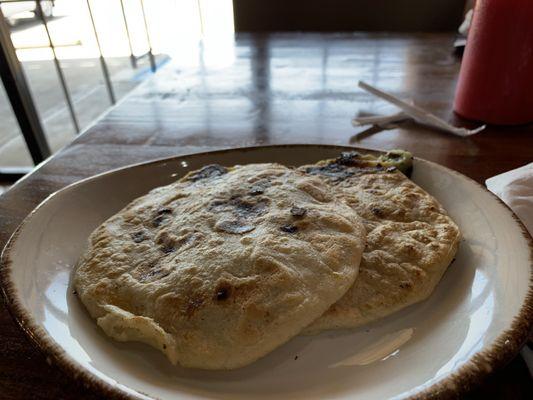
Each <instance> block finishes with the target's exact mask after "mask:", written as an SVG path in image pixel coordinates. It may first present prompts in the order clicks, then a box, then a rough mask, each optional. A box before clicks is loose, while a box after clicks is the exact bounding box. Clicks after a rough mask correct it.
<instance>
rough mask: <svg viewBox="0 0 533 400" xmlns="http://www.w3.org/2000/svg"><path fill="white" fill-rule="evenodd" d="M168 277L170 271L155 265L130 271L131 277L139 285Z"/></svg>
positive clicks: (142, 266)
mask: <svg viewBox="0 0 533 400" xmlns="http://www.w3.org/2000/svg"><path fill="white" fill-rule="evenodd" d="M168 275H170V271H169V270H167V269H164V268H161V267H157V266H156V265H155V264H152V263H147V264H144V265H141V266H140V267H137V268H136V269H135V270H133V271H132V277H133V278H135V279H136V280H137V281H138V282H140V283H148V282H153V281H155V280H159V279H162V278H164V277H166V276H168Z"/></svg>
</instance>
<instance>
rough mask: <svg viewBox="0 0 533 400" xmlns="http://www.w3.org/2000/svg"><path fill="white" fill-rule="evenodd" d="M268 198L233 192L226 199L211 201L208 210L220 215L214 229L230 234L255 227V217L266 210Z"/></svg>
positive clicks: (247, 230) (245, 231)
mask: <svg viewBox="0 0 533 400" xmlns="http://www.w3.org/2000/svg"><path fill="white" fill-rule="evenodd" d="M269 203H270V200H269V199H267V198H255V197H254V198H246V197H244V196H242V195H241V194H235V195H233V196H231V197H230V198H229V199H227V200H215V201H213V202H211V204H210V206H209V210H210V211H211V212H213V213H214V214H217V215H218V214H226V215H227V214H229V215H227V216H224V215H222V216H221V220H220V221H219V222H217V223H216V224H215V229H217V230H219V231H223V232H227V233H232V234H243V233H247V232H250V231H252V230H254V229H255V218H257V217H260V216H261V215H264V214H266V213H267V212H268V206H269Z"/></svg>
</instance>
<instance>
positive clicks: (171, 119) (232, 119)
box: [0, 34, 533, 399]
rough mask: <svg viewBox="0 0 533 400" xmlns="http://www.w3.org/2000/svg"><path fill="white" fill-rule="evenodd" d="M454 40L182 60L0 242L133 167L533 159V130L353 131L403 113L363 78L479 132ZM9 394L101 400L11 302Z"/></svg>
mask: <svg viewBox="0 0 533 400" xmlns="http://www.w3.org/2000/svg"><path fill="white" fill-rule="evenodd" d="M452 41H453V37H452V35H449V34H417V35H396V34H395V35H387V34H327V35H326V34H320V35H317V34H306V35H304V34H279V35H270V36H265V35H251V36H245V35H243V36H239V38H238V39H237V40H236V41H235V43H233V42H231V43H218V42H217V43H206V44H205V45H204V46H203V47H201V48H200V51H199V52H198V56H197V57H196V58H192V59H191V58H190V57H188V58H186V57H183V58H182V57H180V56H179V55H178V56H177V57H176V61H175V62H173V63H170V64H169V65H167V66H166V67H165V68H163V69H162V70H161V71H159V72H158V73H157V74H156V75H155V76H154V77H153V78H152V79H150V80H148V81H147V82H145V83H144V84H143V85H141V87H139V88H138V89H137V90H135V91H134V92H133V93H132V94H131V95H130V96H128V97H127V98H126V99H125V100H124V101H122V102H121V103H119V104H118V105H117V106H116V107H115V108H113V109H112V110H111V111H110V112H109V113H107V114H106V115H105V116H104V117H103V118H102V119H100V120H99V121H98V122H97V123H96V124H95V125H93V126H92V127H90V128H89V129H88V130H87V131H86V132H85V133H84V134H82V135H81V136H79V137H77V138H76V140H74V141H73V142H72V143H71V144H70V145H69V146H67V147H66V148H64V149H63V150H61V151H60V152H59V153H57V154H56V155H55V156H54V157H52V158H51V159H49V160H47V161H46V162H45V163H44V164H43V165H41V166H39V167H38V168H37V169H36V170H35V171H34V172H32V173H31V174H30V175H28V176H27V177H26V178H25V179H23V180H22V181H20V182H19V183H17V184H16V185H15V186H14V187H13V188H12V189H11V190H9V191H8V192H7V193H5V194H3V195H2V196H1V197H0V227H1V229H0V245H1V246H2V247H3V245H4V244H5V242H6V241H7V240H8V238H9V236H10V235H11V233H12V232H13V230H14V229H15V228H16V227H17V225H18V224H19V223H20V222H21V221H22V219H23V218H24V217H25V216H26V215H27V214H28V213H29V212H30V211H31V210H32V209H33V208H34V207H35V206H36V205H37V204H38V203H39V202H40V201H42V200H43V199H44V198H45V197H46V196H47V195H49V194H50V193H52V192H54V191H56V190H58V189H60V188H62V187H64V186H65V185H68V184H70V183H72V182H75V181H77V180H79V179H82V178H85V177H88V176H91V175H94V174H96V173H99V172H103V171H108V170H110V169H113V168H117V167H121V166H124V165H128V164H132V163H138V162H142V161H148V160H153V159H157V158H162V157H167V156H174V155H180V154H187V153H194V152H200V151H206V150H211V149H219V148H228V147H236V146H251V145H261V144H270V143H329V144H344V145H348V144H352V145H355V146H364V147H369V148H375V149H392V148H404V149H407V150H409V151H411V152H413V153H414V154H415V155H416V156H419V157H422V158H426V159H428V160H432V161H436V162H438V163H441V164H443V165H445V166H448V167H450V168H453V169H456V170H458V171H460V172H462V173H463V174H465V175H468V176H470V177H471V178H473V179H475V180H477V181H478V182H484V180H485V179H486V178H488V177H490V176H492V175H495V174H498V173H501V172H503V171H506V170H509V169H512V168H516V167H518V166H520V165H523V164H526V163H528V162H531V161H533V127H532V126H522V127H515V128H503V127H500V128H496V127H494V128H493V127H491V128H488V129H487V130H486V131H484V132H482V133H480V134H478V135H476V136H474V137H472V138H470V139H462V138H458V137H453V136H451V135H448V134H445V133H440V132H434V131H431V130H428V129H424V128H421V127H417V126H414V125H412V124H404V125H401V126H399V127H398V128H397V129H392V130H381V131H379V130H367V129H365V128H358V129H355V128H353V127H352V126H351V124H350V120H351V118H352V116H353V115H354V114H355V113H356V112H357V111H366V112H375V113H387V112H389V111H393V110H394V109H393V108H392V107H390V106H388V105H387V104H386V103H384V102H382V101H380V100H377V99H375V98H373V97H371V96H369V95H368V94H366V93H365V92H362V91H361V90H358V89H357V87H356V83H357V81H358V80H359V79H361V80H365V81H366V82H368V83H370V84H372V85H375V86H377V87H379V88H382V89H385V90H387V91H390V92H392V93H394V94H396V95H399V96H400V97H404V98H412V99H414V100H415V101H416V103H417V104H419V105H420V106H422V107H425V108H427V109H428V110H431V111H432V112H434V113H436V114H438V115H440V116H442V117H444V118H447V119H450V120H453V121H454V122H456V123H458V124H463V125H465V126H472V125H469V124H466V123H465V122H464V121H460V120H457V119H456V118H455V117H454V116H453V115H452V113H451V103H452V99H453V93H454V87H455V81H456V78H457V74H458V71H459V61H458V60H457V59H456V58H455V57H454V56H453V55H452V47H451V44H452ZM180 61H182V64H186V63H189V64H192V65H189V66H186V65H185V66H183V65H179V64H178V63H179V62H180ZM480 101H482V99H480ZM529 379H530V378H529V377H528V373H527V369H526V367H525V364H524V361H523V360H522V359H521V358H520V357H517V358H516V359H515V361H513V362H512V363H511V364H510V365H509V366H508V367H507V368H505V369H503V370H502V371H500V372H498V373H496V374H495V375H493V377H492V378H491V379H490V380H488V382H487V383H486V384H485V386H483V387H482V388H479V389H477V390H476V391H474V392H473V393H472V394H470V395H469V397H470V398H483V397H486V396H487V395H495V396H496V397H499V398H514V399H521V398H523V399H525V398H533V397H532V396H531V394H532V393H531V391H532V389H531V385H530V383H531V381H529ZM30 394H31V395H30ZM0 397H1V398H6V399H25V398H29V397H31V398H63V399H80V398H85V399H91V398H97V396H96V394H94V393H90V392H89V391H88V390H86V389H84V388H82V387H81V386H80V385H79V384H77V383H76V382H74V381H71V380H69V379H68V378H66V377H65V376H64V375H63V374H62V373H61V372H60V371H59V370H57V369H56V368H54V367H53V366H49V365H48V364H47V363H46V357H45V356H43V355H42V354H40V353H39V352H38V351H37V350H36V349H34V348H33V347H32V345H31V344H30V342H29V341H28V340H27V339H26V337H25V336H24V335H23V334H22V332H21V331H20V330H19V329H18V328H17V326H16V325H15V324H14V323H13V321H12V319H11V317H10V315H9V314H8V312H7V310H6V308H5V306H4V304H3V300H2V305H1V309H0ZM491 398H492V397H491Z"/></svg>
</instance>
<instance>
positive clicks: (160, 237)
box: [155, 230, 203, 254]
mask: <svg viewBox="0 0 533 400" xmlns="http://www.w3.org/2000/svg"><path fill="white" fill-rule="evenodd" d="M202 236H203V235H202V234H201V233H200V232H187V233H185V234H183V235H181V236H180V237H177V236H175V235H174V234H173V233H171V232H169V231H168V230H162V231H160V232H159V233H158V234H157V236H156V238H155V243H156V244H157V245H159V246H160V247H159V248H160V250H161V251H162V252H163V253H164V254H169V253H172V252H175V251H176V250H179V249H181V248H182V247H184V246H186V245H189V244H192V243H194V242H195V241H196V240H197V239H200V238H201V237H202Z"/></svg>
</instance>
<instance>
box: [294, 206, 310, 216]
mask: <svg viewBox="0 0 533 400" xmlns="http://www.w3.org/2000/svg"><path fill="white" fill-rule="evenodd" d="M305 214H307V209H305V208H303V207H296V206H294V207H292V208H291V215H292V216H293V217H295V218H301V217H303V216H304V215H305Z"/></svg>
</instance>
